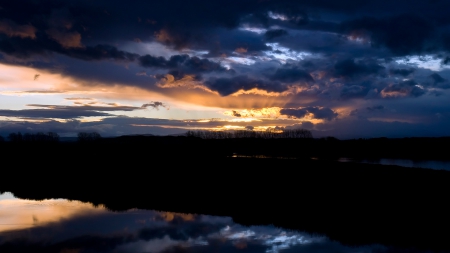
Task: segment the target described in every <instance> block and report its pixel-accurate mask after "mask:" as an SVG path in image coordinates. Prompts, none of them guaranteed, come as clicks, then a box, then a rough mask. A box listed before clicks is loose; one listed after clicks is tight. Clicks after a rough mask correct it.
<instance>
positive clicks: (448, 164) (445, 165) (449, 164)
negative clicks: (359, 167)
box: [338, 158, 450, 171]
mask: <svg viewBox="0 0 450 253" xmlns="http://www.w3.org/2000/svg"><path fill="white" fill-rule="evenodd" d="M338 161H339V162H360V163H372V164H383V165H397V166H403V167H410V168H424V169H434V170H448V171H450V161H437V160H418V161H415V160H408V159H372V160H369V159H351V158H340V159H338Z"/></svg>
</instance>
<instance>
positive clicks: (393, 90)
mask: <svg viewBox="0 0 450 253" xmlns="http://www.w3.org/2000/svg"><path fill="white" fill-rule="evenodd" d="M425 93H426V90H425V89H423V88H421V87H420V86H419V85H418V84H417V83H416V82H415V81H413V80H409V81H403V82H400V83H395V84H390V85H389V86H387V87H386V88H384V89H383V90H382V91H381V94H382V95H383V96H384V97H390V98H395V97H419V96H422V95H424V94H425Z"/></svg>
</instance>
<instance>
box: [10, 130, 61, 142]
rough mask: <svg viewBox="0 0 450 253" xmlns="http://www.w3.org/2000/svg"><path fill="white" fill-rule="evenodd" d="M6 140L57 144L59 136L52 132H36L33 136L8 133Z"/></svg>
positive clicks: (30, 134)
mask: <svg viewBox="0 0 450 253" xmlns="http://www.w3.org/2000/svg"><path fill="white" fill-rule="evenodd" d="M8 139H9V141H11V142H58V141H59V135H58V134H57V133H54V132H48V133H42V132H38V133H35V134H32V133H26V134H22V133H20V132H18V133H10V134H9V135H8Z"/></svg>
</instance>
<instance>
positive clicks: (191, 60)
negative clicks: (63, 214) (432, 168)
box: [0, 0, 450, 139]
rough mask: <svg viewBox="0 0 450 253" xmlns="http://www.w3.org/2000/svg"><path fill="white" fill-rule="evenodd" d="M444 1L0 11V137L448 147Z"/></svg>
mask: <svg viewBox="0 0 450 253" xmlns="http://www.w3.org/2000/svg"><path fill="white" fill-rule="evenodd" d="M449 9H450V0H396V1H392V0H389V1H388V0H366V1H357V0H341V1H335V0H314V1H313V0H239V1H237V0H226V1H225V0H215V1H202V0H189V1H186V0H164V1H159V0H158V1H144V0H128V1H126V2H123V1H106V0H96V1H91V0H16V1H9V0H0V135H3V136H7V134H8V133H11V132H17V131H20V132H23V133H25V132H32V133H35V132H49V131H51V132H57V133H58V134H59V135H60V136H62V137H70V136H76V134H77V133H79V132H93V131H95V132H98V133H100V134H101V135H102V136H120V135H129V134H155V135H170V134H181V133H184V132H186V131H188V130H253V131H270V130H273V129H277V130H279V129H296V128H303V129H308V130H311V131H312V133H313V136H314V137H324V136H334V137H337V138H340V139H348V138H371V137H437V136H448V135H450V102H449V101H450V100H449V98H450V16H449V15H448V10H449Z"/></svg>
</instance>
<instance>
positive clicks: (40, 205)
mask: <svg viewBox="0 0 450 253" xmlns="http://www.w3.org/2000/svg"><path fill="white" fill-rule="evenodd" d="M386 250H388V249H387V248H386V247H383V246H378V245H371V246H365V247H347V246H344V245H342V244H340V243H338V242H333V241H330V240H328V239H327V238H326V237H323V236H317V235H316V236H312V235H310V234H306V233H301V232H295V231H288V230H283V229H280V228H275V227H271V226H252V227H243V226H240V225H238V224H235V223H233V221H232V219H231V218H227V217H214V216H207V215H193V214H178V213H169V212H157V211H144V210H130V211H127V212H111V211H108V210H107V209H105V208H104V207H102V206H99V207H94V206H93V205H91V204H88V203H82V202H78V201H67V200H63V199H56V200H55V199H52V200H44V201H39V202H38V201H31V200H22V199H16V198H14V196H12V195H11V194H9V193H6V194H2V195H0V252H55V253H56V252H57V253H69V252H70V253H83V252H117V253H131V252H154V253H158V252H163V253H170V252H174V253H175V252H267V253H278V252H286V253H289V252H384V251H386Z"/></svg>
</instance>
